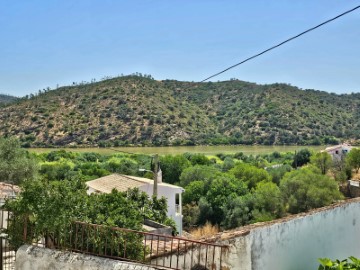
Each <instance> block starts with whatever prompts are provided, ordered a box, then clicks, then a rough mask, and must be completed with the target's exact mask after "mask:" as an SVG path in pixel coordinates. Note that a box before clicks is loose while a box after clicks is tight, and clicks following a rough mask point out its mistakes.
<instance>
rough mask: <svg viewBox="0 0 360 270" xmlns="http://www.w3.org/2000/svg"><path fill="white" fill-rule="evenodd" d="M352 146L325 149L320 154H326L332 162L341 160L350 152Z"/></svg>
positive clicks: (342, 145)
mask: <svg viewBox="0 0 360 270" xmlns="http://www.w3.org/2000/svg"><path fill="white" fill-rule="evenodd" d="M351 149H352V146H350V145H347V144H340V145H336V146H331V147H327V148H325V150H323V151H322V152H327V153H328V154H329V155H330V156H331V157H332V159H333V160H341V159H343V157H344V156H345V155H346V154H347V153H348V152H350V150H351Z"/></svg>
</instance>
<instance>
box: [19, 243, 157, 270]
mask: <svg viewBox="0 0 360 270" xmlns="http://www.w3.org/2000/svg"><path fill="white" fill-rule="evenodd" d="M15 269H16V270H49V269H51V270H130V269H131V270H156V269H158V268H154V267H150V266H147V265H141V264H135V263H129V262H121V261H116V260H110V259H105V258H100V257H94V256H89V255H84V254H78V253H71V252H62V251H55V250H50V249H46V248H40V247H33V246H26V245H25V246H22V247H20V249H19V250H18V251H17V253H16V261H15Z"/></svg>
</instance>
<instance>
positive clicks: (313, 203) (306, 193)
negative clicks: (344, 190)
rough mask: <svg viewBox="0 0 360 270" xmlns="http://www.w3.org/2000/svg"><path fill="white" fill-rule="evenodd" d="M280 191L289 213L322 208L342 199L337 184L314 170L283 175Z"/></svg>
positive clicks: (303, 169) (307, 169) (303, 170)
mask: <svg viewBox="0 0 360 270" xmlns="http://www.w3.org/2000/svg"><path fill="white" fill-rule="evenodd" d="M280 189H281V191H282V194H283V196H284V199H285V203H286V207H287V208H288V209H287V210H288V211H289V212H290V213H293V214H295V213H299V212H304V211H308V210H310V209H313V208H317V207H322V206H326V205H329V204H331V203H332V202H334V201H336V200H339V199H341V198H342V195H341V193H340V191H339V187H338V185H337V183H336V182H335V181H334V180H333V179H331V178H330V177H328V176H326V175H323V174H321V172H320V171H319V170H318V169H316V168H311V167H310V168H302V169H300V170H295V171H292V172H289V173H287V174H285V176H284V178H283V179H281V181H280Z"/></svg>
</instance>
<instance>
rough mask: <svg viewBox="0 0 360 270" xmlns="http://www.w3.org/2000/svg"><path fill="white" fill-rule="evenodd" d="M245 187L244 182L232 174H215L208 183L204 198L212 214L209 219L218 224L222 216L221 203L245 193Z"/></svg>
mask: <svg viewBox="0 0 360 270" xmlns="http://www.w3.org/2000/svg"><path fill="white" fill-rule="evenodd" d="M247 192H248V191H247V188H246V185H245V183H244V182H242V181H241V180H238V179H236V178H235V177H234V176H233V175H230V174H222V175H219V176H217V177H216V178H215V179H214V180H213V181H212V182H211V184H210V187H209V190H208V191H207V193H206V200H207V202H208V203H209V204H210V206H211V208H212V211H213V214H212V215H211V216H209V219H208V220H209V221H211V222H212V223H213V224H215V223H216V224H220V223H221V222H222V220H223V218H224V211H223V207H222V206H223V205H224V203H225V202H226V201H227V200H232V199H235V198H236V197H239V196H242V195H245V194H246V193H247Z"/></svg>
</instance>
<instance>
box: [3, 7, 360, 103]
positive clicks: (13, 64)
mask: <svg viewBox="0 0 360 270" xmlns="http://www.w3.org/2000/svg"><path fill="white" fill-rule="evenodd" d="M359 4H360V1H359V0H357V1H355V0H346V1H344V0H317V1H314V0H302V1H300V0H299V1H294V0H276V1H275V0H272V1H270V0H242V1H240V0H223V1H220V0H217V1H215V0H206V1H205V0H181V1H180V0H171V1H170V0H158V1H156V0H153V1H150V0H142V1H141V0H127V1H122V0H112V1H109V0H76V1H74V0H32V1H28V0H16V1H14V0H0V38H1V39H0V93H7V94H12V95H16V96H23V95H25V94H29V93H34V92H37V91H38V89H43V88H46V87H47V86H49V87H51V88H54V87H55V86H56V85H57V84H59V85H65V84H71V83H72V82H74V81H75V82H80V81H83V80H84V81H90V80H91V79H92V78H96V79H100V78H102V77H104V76H107V75H110V76H116V75H118V74H121V73H123V74H129V73H133V72H141V73H146V74H151V75H152V76H153V77H154V78H155V79H176V80H187V81H200V80H202V79H204V78H206V77H208V76H209V75H212V74H213V73H216V72H218V71H220V70H222V69H224V68H226V67H228V66H230V65H233V64H235V63H237V62H240V61H241V60H243V59H245V58H247V57H249V56H252V55H253V54H256V53H258V52H260V51H262V50H264V49H267V48H268V47H270V46H272V45H275V44H276V43H279V42H281V41H283V40H285V39H287V38H288V37H291V36H293V35H295V34H298V33H300V32H302V31H304V30H306V29H307V28H310V27H312V26H315V25H316V24H319V23H321V22H323V21H325V20H327V19H329V18H331V17H334V16H336V15H338V14H340V13H342V12H344V11H346V10H348V9H351V8H353V7H355V6H357V5H359ZM359 73H360V9H358V10H356V11H355V12H353V13H351V14H349V15H346V16H345V17H342V18H340V19H338V20H336V21H335V22H332V23H330V24H327V25H325V26H324V27H322V28H319V29H317V30H315V31H313V32H311V33H310V34H307V35H306V36H303V37H301V38H299V39H296V40H294V41H292V42H291V43H288V44H286V45H284V46H282V47H280V48H278V49H276V50H274V51H272V52H270V53H267V54H266V55H263V56H261V57H259V58H256V59H255V60H253V61H251V62H248V63H245V64H244V65H241V66H239V67H237V68H235V69H233V70H231V71H229V72H227V73H225V74H224V75H221V76H219V77H217V78H215V79H213V80H214V81H217V80H228V79H230V78H238V79H240V80H245V81H252V82H256V83H275V82H284V83H290V84H292V85H295V86H299V87H301V88H304V89H307V88H311V89H318V90H325V91H328V92H336V93H350V92H360V74H359Z"/></svg>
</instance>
